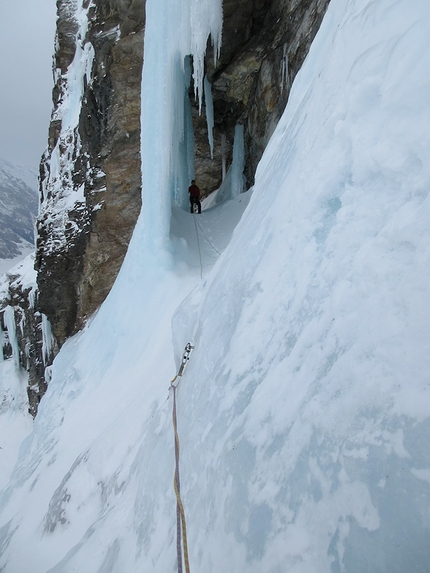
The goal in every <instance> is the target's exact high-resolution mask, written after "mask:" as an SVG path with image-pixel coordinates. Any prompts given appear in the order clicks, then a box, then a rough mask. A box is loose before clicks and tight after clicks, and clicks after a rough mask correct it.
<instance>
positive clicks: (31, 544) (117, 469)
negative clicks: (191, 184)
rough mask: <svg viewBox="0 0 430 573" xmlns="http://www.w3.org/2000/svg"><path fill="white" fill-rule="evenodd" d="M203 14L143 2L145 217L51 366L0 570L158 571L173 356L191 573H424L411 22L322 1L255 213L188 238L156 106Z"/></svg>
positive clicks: (423, 178)
mask: <svg viewBox="0 0 430 573" xmlns="http://www.w3.org/2000/svg"><path fill="white" fill-rule="evenodd" d="M213 5H214V1H213V0H207V1H205V0H201V2H198V3H196V2H191V0H190V1H189V2H175V1H174V0H169V1H167V0H148V3H147V28H146V36H145V65H144V73H143V78H142V104H143V105H142V108H143V109H142V130H143V131H142V160H143V166H144V169H143V173H144V179H143V209H142V213H141V216H140V218H139V221H138V223H137V226H136V229H135V232H134V235H133V238H132V241H131V243H130V246H129V249H128V252H127V256H126V258H125V261H124V264H123V266H122V268H121V271H120V273H119V276H118V278H117V281H116V283H115V285H114V287H113V289H112V291H111V292H110V294H109V296H108V298H107V299H106V301H105V303H104V304H103V305H102V307H101V308H100V310H99V312H98V313H97V314H96V315H95V316H94V318H93V319H92V320H91V321H90V322H89V323H88V324H87V326H86V328H85V329H84V330H83V331H82V332H81V333H79V334H77V335H76V336H75V337H73V338H72V339H70V340H68V341H67V342H66V343H65V345H64V346H63V348H62V349H61V351H60V353H59V355H58V356H57V358H56V360H55V361H54V365H53V369H52V381H51V384H50V386H49V388H48V392H47V394H46V396H45V398H44V399H43V400H42V402H41V406H40V411H39V415H38V417H37V418H36V421H35V426H34V430H33V431H32V433H31V434H30V435H29V436H28V437H27V439H26V440H24V441H23V443H22V445H21V450H20V455H19V459H18V463H17V465H16V466H15V469H14V470H13V472H12V475H11V476H10V482H9V485H8V486H7V487H6V488H5V489H4V490H3V492H2V494H1V498H0V505H1V516H0V526H1V529H0V547H1V548H2V550H1V556H0V569H2V570H3V571H4V572H5V573H22V571H28V570H31V571H34V572H35V573H47V572H48V571H49V572H51V573H71V572H72V571H77V570H78V571H82V572H85V573H109V572H114V573H119V572H122V571H135V570H142V571H154V572H155V571H172V570H175V567H176V559H177V557H176V498H175V493H174V489H173V472H174V465H175V462H174V460H175V454H174V438H173V429H172V421H171V414H172V391H171V390H170V392H169V385H170V381H171V380H172V378H173V377H174V375H175V373H176V372H177V370H178V367H179V364H180V360H181V356H182V352H183V348H184V346H185V344H186V343H187V342H191V343H193V345H194V350H193V351H192V353H191V357H190V361H189V363H188V365H187V367H186V369H185V372H184V376H183V377H182V378H181V379H180V383H179V387H178V390H177V396H178V404H177V416H178V428H179V438H180V443H181V460H180V474H181V494H182V499H183V503H184V507H185V513H186V518H187V529H188V546H189V557H190V564H191V571H197V570H205V571H207V572H208V573H211V572H213V571H235V572H238V571H240V572H245V571H246V572H247V573H253V572H256V573H257V572H258V573H261V571H264V572H267V573H275V572H280V571H289V572H292V573H315V572H316V571H318V572H319V573H320V572H321V573H325V572H327V573H329V572H330V573H332V572H339V571H342V572H347V573H362V572H363V571H372V572H381V573H388V572H390V573H393V572H395V573H404V571H408V572H411V573H426V572H427V571H428V564H429V562H430V544H429V543H428V538H429V533H430V531H429V529H430V520H429V515H430V459H429V456H428V441H429V438H430V423H429V418H430V396H429V392H430V386H429V372H430V363H429V362H430V352H429V336H428V322H429V318H430V302H429V300H430V298H429V284H428V278H427V277H428V268H429V263H430V260H429V259H430V240H429V239H430V227H429V207H430V202H429V201H430V199H429V195H428V194H429V189H430V153H429V151H430V135H429V134H430V105H429V101H430V97H429V96H430V81H429V78H428V73H427V71H428V69H429V65H430V54H429V52H428V50H427V44H428V37H429V34H430V16H429V12H428V6H427V1H426V0H380V1H379V2H373V1H372V0H347V1H345V0H332V1H331V3H330V6H329V9H328V12H327V14H326V16H325V18H324V21H323V24H322V26H321V29H320V30H319V32H318V34H317V37H316V39H315V41H314V43H313V45H312V48H311V51H310V53H309V55H308V57H307V60H306V62H305V64H304V66H303V68H302V70H301V72H300V73H299V75H298V76H297V78H296V81H295V83H294V86H293V90H292V92H291V97H290V100H289V103H288V106H287V108H286V111H285V113H284V115H283V117H282V119H281V121H280V123H279V125H278V126H277V129H276V131H275V133H274V135H273V137H272V139H271V141H270V144H269V146H268V148H267V150H266V152H265V154H264V156H263V158H262V161H261V162H260V164H259V167H258V171H257V175H256V182H255V187H254V190H253V192H252V197H250V194H251V193H248V194H245V195H239V196H238V197H236V198H235V199H234V200H231V201H228V202H227V203H223V204H221V205H215V206H214V207H212V208H210V209H208V210H207V211H206V212H205V211H204V212H203V214H202V215H201V216H196V217H194V216H192V215H190V214H188V213H186V212H185V211H183V210H181V209H180V208H178V207H177V206H175V205H174V201H173V200H172V196H171V194H170V192H169V191H170V190H171V187H170V183H171V181H172V175H174V173H173V174H172V169H175V168H177V167H178V162H177V161H173V159H175V158H176V159H177V155H176V151H175V149H174V147H173V146H172V145H171V141H177V139H175V137H173V136H178V134H182V135H183V136H184V133H185V131H184V130H183V129H182V127H183V125H181V122H177V121H176V122H174V121H173V119H174V118H175V110H178V107H177V105H176V104H177V102H178V100H177V99H175V97H176V96H178V95H180V94H181V93H182V95H183V91H181V90H179V89H177V90H169V89H168V88H169V86H172V85H175V84H174V78H178V77H182V76H180V72H181V67H180V62H181V59H182V58H181V57H182V56H184V55H186V54H189V53H190V52H192V51H195V53H196V55H197V56H198V55H199V54H201V52H202V49H204V47H205V46H206V36H207V34H208V33H209V32H212V33H213V34H214V36H215V37H217V31H218V30H219V28H218V24H219V19H218V18H214V19H213V20H211V19H210V17H209V16H210V15H211V14H212V12H211V10H209V7H210V8H213ZM180 8H181V9H180ZM199 9H200V10H199ZM190 22H191V27H190V28H189V27H188V24H189V23H190ZM161 31H162V32H163V36H162V39H163V41H161V39H160V37H159V34H160V32H161ZM166 38H167V39H168V41H164V40H165V39H166ZM178 53H179V55H180V58H179V59H178V57H177V56H178ZM148 110H149V111H150V112H151V114H149V113H147V112H148ZM179 163H180V162H179ZM145 166H146V167H147V169H145ZM179 166H180V165H179ZM154 182H155V183H156V184H157V188H159V189H160V193H159V194H157V195H154V194H153V193H151V190H152V189H153V185H154ZM248 201H249V205H248V206H247V207H246V205H247V202H248ZM245 207H246V210H244V208H245ZM242 212H243V215H242V217H241V219H240V222H239V223H238V224H237V226H236V228H235V230H234V232H233V228H234V227H235V225H236V223H237V220H238V219H239V218H240V215H241V213H242ZM170 215H171V217H170ZM231 233H233V234H232V238H231V240H230V241H229V237H230V235H231ZM227 243H228V245H227ZM219 253H222V254H221V255H219ZM202 277H203V278H202ZM7 364H8V363H7V362H6V363H5V362H4V363H0V375H2V373H3V372H4V371H5V366H6V365H7ZM0 455H1V450H0ZM24 547H25V551H24V550H23V548H24Z"/></svg>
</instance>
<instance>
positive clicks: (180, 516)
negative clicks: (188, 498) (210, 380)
mask: <svg viewBox="0 0 430 573" xmlns="http://www.w3.org/2000/svg"><path fill="white" fill-rule="evenodd" d="M193 348H194V347H193V346H191V344H189V343H188V344H187V345H186V347H185V352H184V355H183V358H182V364H181V366H180V368H179V371H178V373H177V374H176V376H175V377H174V378H173V380H172V382H171V383H170V387H171V388H173V411H172V420H173V430H174V433H175V460H176V466H175V477H174V479H173V485H174V488H175V494H176V525H177V532H176V540H177V541H176V549H177V558H178V573H182V547H183V551H184V562H185V571H186V573H190V563H189V557H188V539H187V524H186V520H185V511H184V505H183V503H182V499H181V485H180V479H179V454H180V445H179V434H178V420H177V416H176V389H177V385H176V386H175V382H176V380H177V379H178V378H179V377H181V376H182V374H183V372H184V368H185V365H186V364H187V362H188V360H189V357H190V352H191V350H192V349H193ZM181 533H182V547H181Z"/></svg>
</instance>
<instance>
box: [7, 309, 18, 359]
mask: <svg viewBox="0 0 430 573" xmlns="http://www.w3.org/2000/svg"><path fill="white" fill-rule="evenodd" d="M4 323H5V327H6V330H7V334H8V338H9V344H10V345H11V348H12V356H13V360H14V362H15V366H16V367H17V368H19V346H18V339H17V336H16V326H15V312H14V309H13V306H9V305H8V306H7V307H6V308H5V310H4Z"/></svg>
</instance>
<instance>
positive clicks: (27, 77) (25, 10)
mask: <svg viewBox="0 0 430 573" xmlns="http://www.w3.org/2000/svg"><path fill="white" fill-rule="evenodd" d="M55 21H56V0H0V82H1V83H0V157H3V158H4V159H7V160H8V161H11V162H12V163H16V164H19V165H23V166H28V167H32V168H33V169H36V170H38V166H39V161H40V157H41V155H42V153H43V151H44V150H45V147H46V145H47V138H48V127H49V119H50V115H51V109H52V100H51V91H52V87H53V82H52V54H53V50H54V36H55Z"/></svg>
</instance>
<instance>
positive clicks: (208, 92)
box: [204, 76, 214, 159]
mask: <svg viewBox="0 0 430 573" xmlns="http://www.w3.org/2000/svg"><path fill="white" fill-rule="evenodd" d="M204 92H205V104H206V122H207V126H208V140H209V146H210V148H211V158H212V159H213V157H214V103H213V99H212V86H211V83H210V81H209V80H208V77H207V76H205V80H204Z"/></svg>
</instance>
